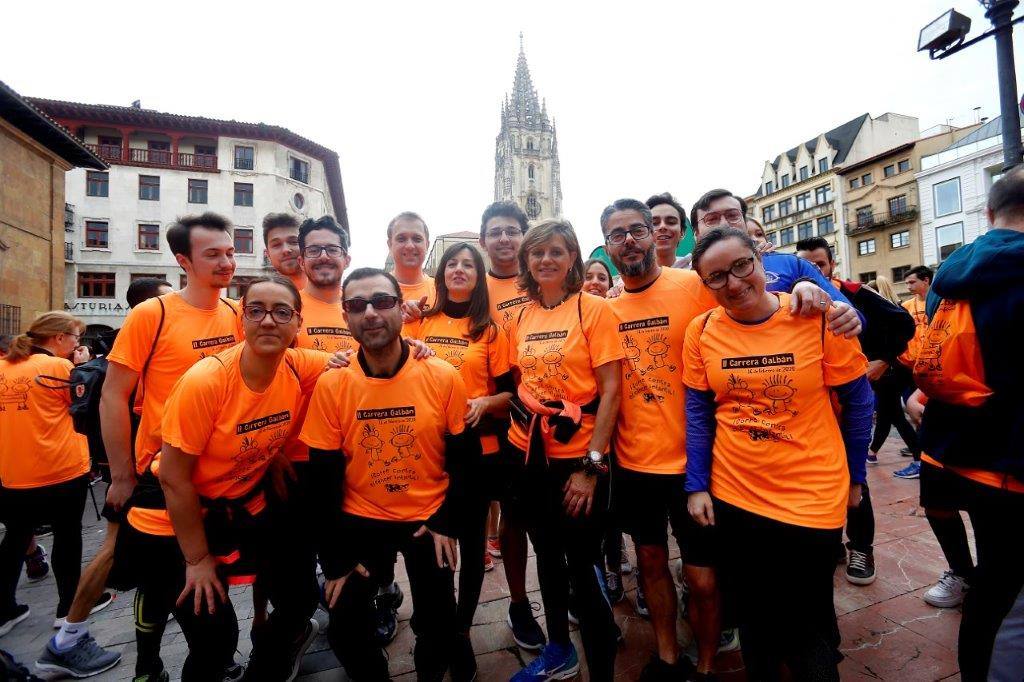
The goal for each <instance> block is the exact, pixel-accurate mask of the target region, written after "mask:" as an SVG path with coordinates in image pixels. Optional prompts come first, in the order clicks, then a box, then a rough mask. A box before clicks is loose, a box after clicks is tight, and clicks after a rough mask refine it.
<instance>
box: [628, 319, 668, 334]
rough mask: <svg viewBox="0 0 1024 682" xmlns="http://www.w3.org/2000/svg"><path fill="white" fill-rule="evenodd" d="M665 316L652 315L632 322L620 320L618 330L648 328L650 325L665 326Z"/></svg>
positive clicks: (666, 321)
mask: <svg viewBox="0 0 1024 682" xmlns="http://www.w3.org/2000/svg"><path fill="white" fill-rule="evenodd" d="M667 326H668V318H667V317H652V318H649V319H646V320H633V321H632V322H622V323H620V324H619V331H620V332H631V331H636V330H638V329H650V328H652V327H667Z"/></svg>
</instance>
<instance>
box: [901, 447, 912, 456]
mask: <svg viewBox="0 0 1024 682" xmlns="http://www.w3.org/2000/svg"><path fill="white" fill-rule="evenodd" d="M913 456H914V453H913V452H911V451H910V448H900V457H913Z"/></svg>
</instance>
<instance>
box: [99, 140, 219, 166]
mask: <svg viewBox="0 0 1024 682" xmlns="http://www.w3.org/2000/svg"><path fill="white" fill-rule="evenodd" d="M85 146H86V147H88V148H89V149H90V150H92V151H93V152H95V153H96V155H97V156H99V157H100V158H101V159H103V160H104V161H110V162H113V163H130V164H132V165H136V166H154V167H158V168H187V169H197V170H207V171H215V170H217V155H216V154H191V153H189V152H177V153H175V152H173V151H170V150H168V149H135V148H133V147H129V148H128V149H127V150H124V149H122V148H121V147H119V146H116V145H110V144H88V143H87V144H86V145H85Z"/></svg>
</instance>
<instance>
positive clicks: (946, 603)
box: [923, 571, 970, 609]
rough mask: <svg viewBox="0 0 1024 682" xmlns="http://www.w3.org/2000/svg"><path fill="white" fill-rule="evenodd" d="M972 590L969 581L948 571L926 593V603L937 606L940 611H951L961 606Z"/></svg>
mask: <svg viewBox="0 0 1024 682" xmlns="http://www.w3.org/2000/svg"><path fill="white" fill-rule="evenodd" d="M969 588H970V585H968V584H967V581H966V580H964V579H963V578H961V577H960V576H958V575H956V574H955V573H953V571H946V572H945V573H943V574H942V577H941V578H939V582H937V583H935V584H934V585H932V587H931V589H929V590H928V591H927V592H925V593H924V597H923V598H924V600H925V603H928V604H931V605H932V606H936V607H938V608H940V609H951V608H953V607H954V606H960V604H961V602H963V600H964V594H966V592H967V590H968V589H969Z"/></svg>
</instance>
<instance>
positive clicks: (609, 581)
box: [604, 571, 624, 604]
mask: <svg viewBox="0 0 1024 682" xmlns="http://www.w3.org/2000/svg"><path fill="white" fill-rule="evenodd" d="M604 586H605V592H606V593H607V594H608V601H609V602H611V603H612V604H618V603H619V602H620V601H622V597H623V595H624V592H623V591H622V576H621V575H619V574H618V573H612V572H611V571H609V572H607V573H605V574H604Z"/></svg>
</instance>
